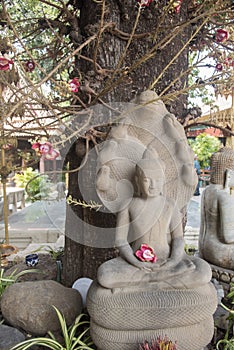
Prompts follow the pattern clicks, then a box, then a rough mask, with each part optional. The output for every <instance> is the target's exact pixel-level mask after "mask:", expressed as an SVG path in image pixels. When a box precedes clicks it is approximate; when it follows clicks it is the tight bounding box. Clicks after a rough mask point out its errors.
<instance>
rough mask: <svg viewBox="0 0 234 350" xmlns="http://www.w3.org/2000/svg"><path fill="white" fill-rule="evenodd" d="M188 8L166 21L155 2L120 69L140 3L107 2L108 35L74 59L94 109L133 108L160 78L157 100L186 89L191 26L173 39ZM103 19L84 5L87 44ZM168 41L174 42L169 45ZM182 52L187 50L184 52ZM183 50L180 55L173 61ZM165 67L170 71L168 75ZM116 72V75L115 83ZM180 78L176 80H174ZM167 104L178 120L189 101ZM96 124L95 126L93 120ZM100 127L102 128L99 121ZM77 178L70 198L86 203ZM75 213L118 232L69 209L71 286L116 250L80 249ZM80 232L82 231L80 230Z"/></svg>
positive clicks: (100, 216)
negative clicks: (120, 105)
mask: <svg viewBox="0 0 234 350" xmlns="http://www.w3.org/2000/svg"><path fill="white" fill-rule="evenodd" d="M188 2H189V1H184V2H183V10H181V12H180V13H179V14H176V13H171V14H170V15H169V16H167V17H166V18H163V17H162V16H163V14H162V9H163V6H166V5H167V4H168V1H166V0H163V1H160V2H156V1H155V2H153V3H151V5H150V6H149V7H146V8H145V9H144V10H141V14H140V17H139V22H138V25H137V29H136V31H135V34H134V38H133V40H132V42H131V43H130V45H129V47H128V49H127V50H126V52H127V53H126V56H125V57H124V58H123V59H122V63H121V64H120V65H119V67H118V62H119V60H121V57H122V54H123V52H124V50H125V48H126V45H127V43H128V40H129V36H130V35H131V32H132V29H133V26H134V23H135V20H136V17H137V13H138V6H137V1H136V0H129V1H120V0H119V1H117V0H109V1H106V4H105V5H106V6H105V16H104V23H103V25H107V29H106V30H105V31H104V32H103V33H102V35H101V36H100V38H99V39H97V40H96V42H93V43H92V44H91V45H90V46H89V47H88V48H86V50H85V51H83V52H82V57H86V58H87V57H88V58H89V60H87V59H84V58H82V57H81V58H77V59H76V65H77V69H78V70H79V72H80V73H81V74H82V77H83V80H84V81H85V83H86V85H87V84H88V86H89V87H90V88H91V89H92V91H94V94H91V98H92V101H93V102H94V103H95V102H97V103H98V102H100V101H103V100H104V101H105V102H107V103H109V102H116V101H122V102H129V101H130V100H131V99H132V98H133V97H135V96H136V94H138V93H140V92H142V91H144V90H145V89H148V88H149V87H150V85H151V83H152V81H153V79H154V77H155V78H157V77H159V75H160V74H161V73H162V72H163V73H162V76H161V77H160V79H158V83H157V84H156V85H155V91H156V92H157V93H158V94H161V93H162V94H163V95H165V94H166V93H173V92H175V91H178V90H180V89H181V88H182V87H183V86H184V85H185V84H186V81H187V77H186V75H183V76H181V77H180V73H181V72H183V71H185V70H186V69H187V66H188V48H187V47H185V48H184V45H185V44H186V42H187V41H188V38H189V35H190V28H189V26H188V27H185V28H184V29H183V30H182V31H180V32H178V35H175V37H173V35H174V33H175V31H176V27H177V25H179V24H181V23H182V22H186V21H187V18H188V11H187V5H188ZM101 18H102V4H100V3H99V4H98V3H96V2H94V1H93V0H86V1H83V2H82V4H81V3H80V31H81V35H82V36H83V39H84V40H85V39H87V38H88V37H89V36H91V35H93V34H94V33H98V31H99V30H100V21H101ZM108 25H109V27H108ZM170 33H171V34H170ZM156 34H157V35H156ZM170 35H171V37H172V39H171V41H170ZM167 37H168V40H167V43H165V45H164V46H163V40H164V38H167ZM169 41H170V42H169ZM157 42H160V44H159V45H158V46H157V45H156V44H157ZM95 45H97V46H95ZM182 48H184V49H183V50H182ZM180 50H181V53H180V54H179V55H178V57H177V58H176V59H175V60H174V57H176V55H177V54H178V52H179V51H180ZM147 53H148V55H147ZM141 59H142V62H141V64H140V60H141ZM93 60H94V61H95V62H93ZM170 63H171V64H170ZM167 66H168V69H165V67H167ZM115 69H116V71H115ZM113 71H115V76H114V78H113ZM111 76H112V78H111ZM176 78H178V79H177V80H175V79H176ZM174 80H175V82H174V83H173V84H172V85H171V87H170V88H169V90H168V91H165V89H166V88H167V87H168V86H169V85H170V84H171V82H173V81H174ZM103 90H104V93H101V92H102V91H103ZM80 93H81V95H82V99H84V98H86V100H87V101H88V98H90V96H89V94H88V93H87V89H86V90H85V89H83V90H82V89H81V92H80ZM100 99H101V100H100ZM166 102H167V107H168V109H169V111H170V112H172V113H174V114H175V115H176V116H180V115H181V114H182V111H183V109H184V107H185V105H186V95H184V94H183V95H181V96H179V97H176V98H174V100H173V101H172V102H171V101H169V100H167V101H166ZM93 123H94V124H97V122H96V121H95V120H94V121H93ZM98 123H99V124H100V121H99V122H98ZM82 142H84V140H83V141H82V139H80V140H78V141H77V144H76V145H73V147H72V148H71V149H70V151H69V156H68V158H69V164H70V169H75V168H76V167H78V166H79V165H80V164H81V162H82V159H83V157H84V153H83V154H82V151H81V152H80V154H77V149H78V150H81V149H84V148H85V147H84V143H83V144H82ZM78 153H79V152H78ZM88 161H89V160H88ZM94 168H95V166H94V164H93V166H91V167H90V168H89V170H87V172H86V173H85V174H86V178H85V180H84V183H85V184H86V186H87V192H88V187H89V184H90V183H91V182H94V181H95V176H94V175H95V172H94ZM77 176H78V175H77V173H71V174H70V176H69V195H71V196H72V197H73V198H76V199H81V200H82V194H81V192H80V189H79V186H78V181H77ZM91 192H92V191H91ZM93 196H94V198H92V193H91V197H90V199H91V200H95V199H96V200H97V201H98V198H97V197H95V196H96V194H93ZM99 201H100V200H99ZM71 211H72V212H71ZM73 213H75V215H77V216H78V217H79V218H80V219H81V220H83V221H84V222H88V223H89V224H90V225H94V226H99V227H110V228H111V227H114V226H115V217H114V215H112V214H110V213H102V212H96V211H94V210H91V211H90V209H84V208H82V207H81V206H71V205H69V210H68V212H67V217H66V245H65V261H64V274H63V277H64V282H65V283H66V284H67V285H71V284H72V283H73V282H74V281H75V280H76V279H77V278H79V277H83V276H85V277H89V278H92V279H94V278H95V277H96V272H97V268H98V266H99V265H100V264H101V263H102V262H104V261H106V260H107V259H110V258H112V257H114V256H116V254H117V251H116V250H115V249H102V248H94V247H92V246H85V245H82V244H81V243H80V241H82V239H80V238H79V239H78V240H77V239H76V238H75V239H74V232H75V231H76V224H75V222H74V220H73ZM79 230H81V229H80V228H79ZM81 231H82V230H81ZM82 235H89V232H85V230H84V231H83V232H79V237H82ZM95 239H96V238H95Z"/></svg>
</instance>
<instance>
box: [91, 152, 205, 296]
mask: <svg viewBox="0 0 234 350" xmlns="http://www.w3.org/2000/svg"><path fill="white" fill-rule="evenodd" d="M135 184H136V190H137V192H136V195H135V196H134V197H133V199H132V201H131V202H130V204H129V205H127V206H126V207H125V208H124V209H123V210H122V211H120V212H119V213H118V214H117V228H116V246H117V247H119V250H120V257H118V258H116V259H112V260H110V261H107V262H106V263H104V264H102V265H101V267H100V268H99V270H98V277H97V278H98V282H99V283H100V285H102V286H103V287H105V288H120V287H124V286H125V287H126V286H131V285H136V284H137V285H138V286H140V285H141V284H143V286H145V283H146V282H147V283H148V282H157V283H155V284H154V286H153V287H154V288H156V289H160V288H165V287H167V288H179V287H183V288H184V287H186V288H191V287H194V286H198V285H203V284H204V283H208V282H209V281H210V279H211V269H210V267H209V265H208V264H207V263H205V262H204V261H203V260H201V259H199V258H191V257H188V256H187V255H186V254H185V251H184V245H185V243H184V238H183V229H182V223H181V215H180V213H179V211H178V208H177V205H176V202H175V201H174V200H172V199H170V198H167V197H165V196H164V195H163V193H162V190H163V184H164V173H163V168H162V166H161V164H160V161H159V160H156V159H144V158H143V159H141V160H140V161H139V162H138V163H137V164H136V167H135ZM129 241H130V242H131V244H129ZM142 245H144V246H148V247H149V250H150V251H151V249H152V252H155V256H156V257H157V260H156V261H155V262H153V263H152V262H150V261H149V262H148V261H147V258H146V259H145V261H142V260H144V259H141V260H139V258H137V256H136V252H137V251H139V249H140V248H141V246H142Z"/></svg>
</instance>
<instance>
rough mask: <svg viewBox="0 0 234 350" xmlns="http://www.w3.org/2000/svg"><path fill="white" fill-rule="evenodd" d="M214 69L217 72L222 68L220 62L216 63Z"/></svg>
mask: <svg viewBox="0 0 234 350" xmlns="http://www.w3.org/2000/svg"><path fill="white" fill-rule="evenodd" d="M215 68H216V70H218V71H219V72H221V71H222V70H223V66H222V64H221V63H217V64H216V66H215Z"/></svg>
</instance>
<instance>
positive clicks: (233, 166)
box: [199, 147, 234, 270]
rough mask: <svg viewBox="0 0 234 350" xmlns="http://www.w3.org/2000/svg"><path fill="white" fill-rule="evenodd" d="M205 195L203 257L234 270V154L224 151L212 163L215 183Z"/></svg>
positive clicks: (212, 183) (202, 210)
mask: <svg viewBox="0 0 234 350" xmlns="http://www.w3.org/2000/svg"><path fill="white" fill-rule="evenodd" d="M210 182H211V183H210V185H209V186H207V187H206V189H205V190H204V192H203V195H202V202H201V214H202V215H201V228H200V235H199V252H200V256H201V257H202V258H204V259H205V260H207V261H208V262H210V263H211V264H214V265H216V266H219V267H222V268H226V269H230V270H234V220H233V211H234V192H233V189H234V151H233V150H232V149H229V148H226V147H223V148H221V149H220V150H219V151H218V152H217V153H214V154H213V156H212V159H211V180H210Z"/></svg>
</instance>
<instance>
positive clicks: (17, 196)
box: [0, 187, 25, 220]
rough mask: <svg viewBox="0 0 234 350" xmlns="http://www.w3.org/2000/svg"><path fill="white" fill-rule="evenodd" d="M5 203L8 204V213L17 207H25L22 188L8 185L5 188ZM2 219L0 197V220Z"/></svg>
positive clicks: (1, 201) (0, 200)
mask: <svg viewBox="0 0 234 350" xmlns="http://www.w3.org/2000/svg"><path fill="white" fill-rule="evenodd" d="M7 204H8V215H10V214H12V213H14V212H16V211H17V210H18V208H20V209H22V208H24V207H25V197H24V189H22V188H15V187H10V188H9V187H8V188H7ZM2 219H3V199H2V198H0V220H2Z"/></svg>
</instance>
